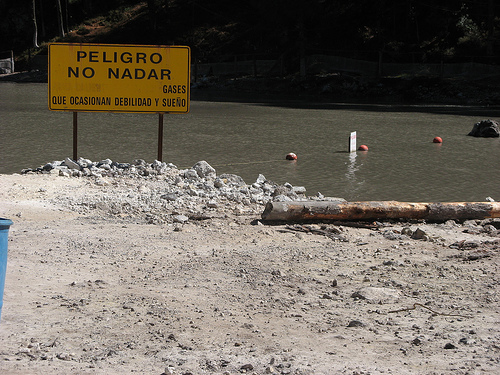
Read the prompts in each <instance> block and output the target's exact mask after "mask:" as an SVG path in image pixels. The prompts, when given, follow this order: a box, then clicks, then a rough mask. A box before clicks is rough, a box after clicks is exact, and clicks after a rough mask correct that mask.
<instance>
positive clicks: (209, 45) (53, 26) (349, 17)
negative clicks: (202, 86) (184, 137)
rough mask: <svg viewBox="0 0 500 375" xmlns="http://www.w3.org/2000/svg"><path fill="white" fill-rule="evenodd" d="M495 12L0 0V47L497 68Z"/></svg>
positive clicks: (355, 4)
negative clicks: (157, 50)
mask: <svg viewBox="0 0 500 375" xmlns="http://www.w3.org/2000/svg"><path fill="white" fill-rule="evenodd" d="M499 16H500V3H499V2H497V1H494V0H462V1H456V0H434V1H428V0H358V1H344V0H274V1H268V0H247V1H238V2H237V1H234V0H231V1H230V0H148V1H137V0H136V1H134V0H107V1H96V0H19V1H15V2H14V1H3V2H1V3H0V33H1V35H2V38H1V39H0V51H6V50H14V51H15V54H16V56H21V55H23V54H25V55H27V53H26V51H27V50H30V53H31V54H34V53H44V48H43V46H44V43H46V42H49V41H68V42H95V43H133V44H164V45H168V44H182V45H189V46H190V47H191V48H192V54H193V59H195V60H196V61H200V62H204V61H225V60H226V61H230V60H231V59H233V58H234V56H235V55H246V56H257V57H258V58H266V59H278V58H281V59H282V60H283V61H284V62H285V65H286V66H285V69H286V70H287V72H288V73H292V72H294V71H295V72H296V71H297V70H298V67H299V64H298V60H299V59H300V57H302V56H305V55H310V54H314V53H322V54H332V55H343V56H347V57H353V58H361V59H366V60H372V61H376V59H377V58H378V52H379V51H383V52H384V56H388V57H389V59H390V61H391V62H392V61H393V62H442V61H444V62H463V61H472V60H473V61H475V62H484V63H491V64H498V63H499V57H500V18H499ZM35 25H36V28H35ZM384 58H385V61H387V58H386V57H384ZM387 62H389V61H387Z"/></svg>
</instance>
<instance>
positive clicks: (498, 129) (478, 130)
mask: <svg viewBox="0 0 500 375" xmlns="http://www.w3.org/2000/svg"><path fill="white" fill-rule="evenodd" d="M467 135H470V136H472V137H482V138H497V137H500V125H499V124H498V122H496V121H494V120H482V121H479V122H476V123H475V124H474V126H473V127H472V130H471V131H470V133H469V134H467Z"/></svg>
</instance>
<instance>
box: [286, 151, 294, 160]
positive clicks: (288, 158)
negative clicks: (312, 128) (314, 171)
mask: <svg viewBox="0 0 500 375" xmlns="http://www.w3.org/2000/svg"><path fill="white" fill-rule="evenodd" d="M286 160H297V155H295V154H294V153H293V152H290V153H289V154H287V155H286Z"/></svg>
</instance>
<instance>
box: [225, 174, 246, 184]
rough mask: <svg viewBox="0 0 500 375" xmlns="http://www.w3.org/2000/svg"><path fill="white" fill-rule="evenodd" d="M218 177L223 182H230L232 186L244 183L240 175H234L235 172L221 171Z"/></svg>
mask: <svg viewBox="0 0 500 375" xmlns="http://www.w3.org/2000/svg"><path fill="white" fill-rule="evenodd" d="M219 178H220V179H221V180H223V181H225V183H227V184H231V185H233V186H245V185H246V183H245V181H244V180H243V178H241V177H240V176H238V175H235V174H229V173H223V174H221V175H220V176H219Z"/></svg>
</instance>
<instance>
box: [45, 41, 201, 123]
mask: <svg viewBox="0 0 500 375" xmlns="http://www.w3.org/2000/svg"><path fill="white" fill-rule="evenodd" d="M190 55H191V52H190V49H189V47H186V46H144V45H111V44H67V43H52V44H50V45H49V109H50V110H53V111H73V112H87V111H89V112H153V113H187V112H189V99H190V90H189V89H190V78H191V77H190V74H191V73H190V64H191V62H190V57H191V56H190Z"/></svg>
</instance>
